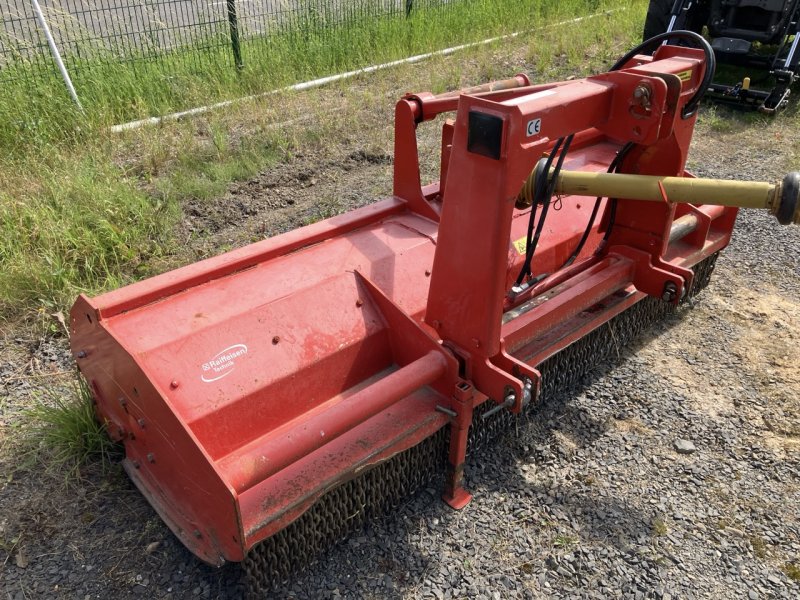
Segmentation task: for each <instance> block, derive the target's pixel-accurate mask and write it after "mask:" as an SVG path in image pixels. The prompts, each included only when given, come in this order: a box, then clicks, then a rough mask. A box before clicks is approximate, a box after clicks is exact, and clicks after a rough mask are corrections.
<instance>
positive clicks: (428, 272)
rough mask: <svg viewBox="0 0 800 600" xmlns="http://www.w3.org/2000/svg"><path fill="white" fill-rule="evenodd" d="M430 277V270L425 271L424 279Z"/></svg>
mask: <svg viewBox="0 0 800 600" xmlns="http://www.w3.org/2000/svg"><path fill="white" fill-rule="evenodd" d="M430 276H431V270H430V269H425V277H430Z"/></svg>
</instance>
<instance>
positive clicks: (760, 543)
mask: <svg viewBox="0 0 800 600" xmlns="http://www.w3.org/2000/svg"><path fill="white" fill-rule="evenodd" d="M750 545H751V546H752V547H753V554H755V555H756V556H757V557H758V558H766V556H767V542H765V541H764V538H762V537H761V536H759V535H751V536H750Z"/></svg>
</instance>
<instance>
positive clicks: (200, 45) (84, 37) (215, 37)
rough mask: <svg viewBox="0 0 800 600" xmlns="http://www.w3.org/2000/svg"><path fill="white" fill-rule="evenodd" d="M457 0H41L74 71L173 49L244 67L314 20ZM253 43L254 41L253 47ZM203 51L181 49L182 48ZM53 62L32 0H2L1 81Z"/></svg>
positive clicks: (379, 14) (318, 25)
mask: <svg viewBox="0 0 800 600" xmlns="http://www.w3.org/2000/svg"><path fill="white" fill-rule="evenodd" d="M450 1H453V0H39V4H40V5H41V7H42V11H43V13H44V16H45V19H46V21H47V23H48V25H49V27H50V30H51V31H52V34H53V38H54V41H55V43H56V46H57V47H58V48H59V50H60V52H61V54H62V56H63V58H64V61H65V63H67V66H68V67H69V68H70V70H71V71H72V70H79V69H85V68H91V67H92V65H97V64H102V63H103V62H106V63H108V62H119V61H147V60H158V59H159V58H162V57H164V56H165V55H167V54H172V55H180V56H183V57H185V59H186V60H192V61H195V62H197V63H198V67H204V66H208V63H209V62H211V61H213V62H216V63H220V62H224V63H227V64H226V65H225V66H228V67H242V66H243V65H244V64H246V62H247V60H248V49H249V42H250V41H251V40H255V39H257V38H263V37H265V36H269V35H272V34H274V33H276V32H279V31H283V32H286V31H289V30H291V29H292V28H297V26H298V24H301V25H302V24H303V23H313V24H314V27H315V30H316V31H319V30H322V29H324V27H325V26H332V25H337V24H343V23H345V24H346V23H348V22H357V21H358V20H360V19H367V18H403V17H405V16H407V15H408V14H409V13H410V11H412V10H416V9H418V8H420V7H421V6H423V5H425V6H428V7H431V6H436V5H442V4H446V3H448V2H450ZM255 46H256V45H255V44H253V47H254V48H255ZM187 49H188V50H198V51H199V52H176V51H178V50H187ZM54 69H55V67H54V65H53V61H52V58H51V55H50V50H49V48H48V44H47V40H46V39H45V36H44V34H43V32H42V29H41V27H40V25H39V23H38V22H37V19H36V14H35V12H34V8H33V3H32V1H31V0H0V82H3V81H10V80H13V79H18V78H21V77H24V78H37V77H42V76H49V75H50V74H51V73H53V71H54Z"/></svg>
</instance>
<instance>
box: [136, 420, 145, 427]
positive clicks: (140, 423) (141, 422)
mask: <svg viewBox="0 0 800 600" xmlns="http://www.w3.org/2000/svg"><path fill="white" fill-rule="evenodd" d="M136 422H137V423H138V424H139V427H141V428H142V429H144V419H139V420H137V421H136Z"/></svg>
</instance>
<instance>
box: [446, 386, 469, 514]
mask: <svg viewBox="0 0 800 600" xmlns="http://www.w3.org/2000/svg"><path fill="white" fill-rule="evenodd" d="M474 393H475V390H474V388H473V387H472V385H471V384H470V383H468V382H466V381H462V382H460V383H458V385H456V391H455V394H454V395H453V407H454V408H455V409H456V416H455V417H453V420H452V421H451V422H450V454H449V465H448V467H447V480H446V482H445V491H444V495H443V496H442V499H443V500H444V501H445V502H447V504H448V505H449V506H450V507H451V508H453V509H455V510H461V509H462V508H464V507H465V506H466V505H467V504H469V502H470V500H472V494H470V493H469V492H468V491H467V490H466V489H464V462H465V460H466V457H467V440H468V438H469V427H470V425H471V424H472V409H473V406H472V402H473V397H474Z"/></svg>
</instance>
